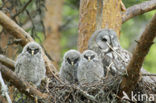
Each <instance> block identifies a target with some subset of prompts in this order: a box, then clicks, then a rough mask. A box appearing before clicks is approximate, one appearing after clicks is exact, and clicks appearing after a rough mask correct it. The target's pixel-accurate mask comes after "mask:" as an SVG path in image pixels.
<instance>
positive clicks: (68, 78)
mask: <svg viewBox="0 0 156 103" xmlns="http://www.w3.org/2000/svg"><path fill="white" fill-rule="evenodd" d="M80 57H81V54H80V52H79V51H77V50H69V51H67V52H66V53H65V54H64V57H63V62H62V65H61V68H60V73H59V74H60V78H61V79H62V80H63V81H64V82H65V83H69V84H73V83H77V81H78V80H77V68H78V64H79V61H80Z"/></svg>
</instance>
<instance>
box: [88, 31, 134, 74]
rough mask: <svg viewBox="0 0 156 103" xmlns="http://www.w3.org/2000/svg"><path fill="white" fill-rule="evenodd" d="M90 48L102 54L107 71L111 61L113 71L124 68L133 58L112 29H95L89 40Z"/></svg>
mask: <svg viewBox="0 0 156 103" xmlns="http://www.w3.org/2000/svg"><path fill="white" fill-rule="evenodd" d="M88 48H89V49H91V50H93V51H95V52H97V53H98V54H99V55H100V56H101V58H102V61H103V65H104V69H105V71H107V70H106V69H107V67H108V66H109V65H111V63H112V66H111V69H112V71H113V72H117V71H120V70H123V69H125V67H126V66H127V65H128V62H129V61H130V58H131V54H130V53H129V52H128V51H126V50H124V49H123V48H122V47H121V46H120V43H119V41H118V38H117V34H116V32H115V31H114V30H112V29H101V30H97V31H95V32H94V33H93V35H92V37H91V39H90V40H89V43H88ZM117 69H118V70H117Z"/></svg>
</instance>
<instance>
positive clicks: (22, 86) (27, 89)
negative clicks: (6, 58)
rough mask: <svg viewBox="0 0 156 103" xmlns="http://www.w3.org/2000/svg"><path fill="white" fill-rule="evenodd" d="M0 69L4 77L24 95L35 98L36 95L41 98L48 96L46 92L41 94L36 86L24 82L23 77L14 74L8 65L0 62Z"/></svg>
mask: <svg viewBox="0 0 156 103" xmlns="http://www.w3.org/2000/svg"><path fill="white" fill-rule="evenodd" d="M0 71H1V72H2V75H3V77H4V79H6V80H9V81H10V82H11V83H12V84H13V85H14V86H15V87H16V88H18V90H19V91H21V92H23V93H25V94H26V95H28V96H30V97H33V98H35V97H36V96H37V97H39V98H41V99H47V98H48V97H49V96H48V95H47V94H42V93H41V92H40V91H38V90H37V89H36V88H34V87H32V86H31V85H30V84H29V83H27V82H25V81H24V80H23V79H21V78H19V77H18V76H16V74H15V73H14V72H12V71H11V70H10V69H9V68H8V67H6V66H4V65H2V64H1V63H0Z"/></svg>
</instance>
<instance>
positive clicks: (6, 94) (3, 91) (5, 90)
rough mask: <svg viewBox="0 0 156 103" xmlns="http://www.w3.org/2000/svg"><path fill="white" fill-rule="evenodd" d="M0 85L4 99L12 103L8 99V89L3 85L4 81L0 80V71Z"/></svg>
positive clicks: (0, 75)
mask: <svg viewBox="0 0 156 103" xmlns="http://www.w3.org/2000/svg"><path fill="white" fill-rule="evenodd" d="M0 83H1V88H2V89H1V90H2V94H3V95H5V97H6V98H7V101H8V103H12V101H11V99H10V96H9V93H8V87H7V85H5V83H4V80H3V78H2V74H1V71H0Z"/></svg>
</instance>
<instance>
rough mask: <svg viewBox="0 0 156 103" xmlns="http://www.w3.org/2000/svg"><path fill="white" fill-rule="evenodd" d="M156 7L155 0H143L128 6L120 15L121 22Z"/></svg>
mask: <svg viewBox="0 0 156 103" xmlns="http://www.w3.org/2000/svg"><path fill="white" fill-rule="evenodd" d="M154 9H156V0H150V1H145V2H143V3H141V4H137V5H134V6H131V7H129V8H128V9H127V10H126V12H125V13H124V14H123V16H122V23H125V22H126V21H127V20H129V19H131V18H133V17H135V16H138V15H141V14H144V13H146V12H148V11H152V10H154Z"/></svg>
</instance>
